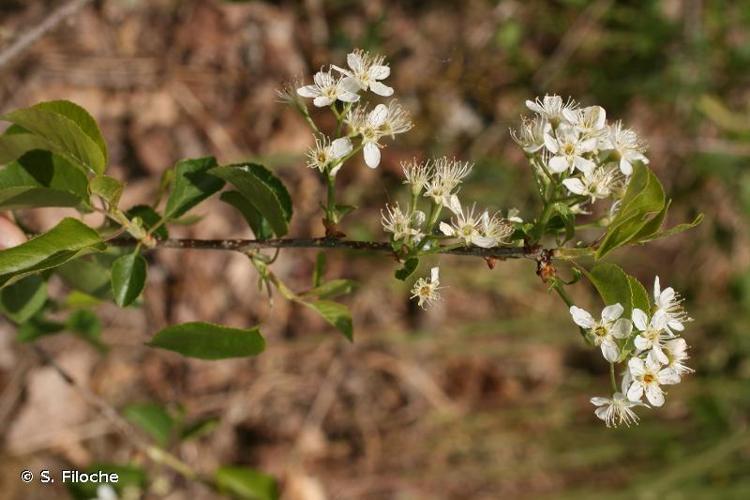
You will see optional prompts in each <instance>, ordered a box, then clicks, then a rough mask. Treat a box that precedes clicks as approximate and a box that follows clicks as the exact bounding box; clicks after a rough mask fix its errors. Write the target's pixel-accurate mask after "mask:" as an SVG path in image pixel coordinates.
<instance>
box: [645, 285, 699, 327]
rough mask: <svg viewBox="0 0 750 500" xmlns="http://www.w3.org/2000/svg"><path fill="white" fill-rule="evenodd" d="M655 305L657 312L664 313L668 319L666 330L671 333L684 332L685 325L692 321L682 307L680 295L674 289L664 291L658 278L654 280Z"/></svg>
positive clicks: (669, 288)
mask: <svg viewBox="0 0 750 500" xmlns="http://www.w3.org/2000/svg"><path fill="white" fill-rule="evenodd" d="M654 304H656V308H657V310H660V311H664V314H665V315H666V317H667V325H666V328H667V330H668V331H669V333H674V331H673V330H675V331H678V332H681V331H683V330H684V329H685V325H684V323H687V322H688V321H692V320H691V318H690V317H689V316H688V315H687V312H686V311H685V308H684V307H683V306H682V299H681V298H680V294H679V293H677V292H675V291H674V289H673V288H672V287H668V288H665V289H664V290H662V289H661V284H660V283H659V277H658V276H657V277H656V278H654Z"/></svg>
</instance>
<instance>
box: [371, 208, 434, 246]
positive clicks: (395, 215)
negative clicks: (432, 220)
mask: <svg viewBox="0 0 750 500" xmlns="http://www.w3.org/2000/svg"><path fill="white" fill-rule="evenodd" d="M385 210H386V211H385V212H383V211H382V210H381V211H380V217H381V224H382V225H383V230H384V231H385V232H387V233H392V234H393V240H394V241H400V240H407V241H408V240H410V239H414V240H416V241H419V240H421V239H422V237H423V236H424V234H423V233H422V232H421V231H420V228H421V227H422V224H424V221H425V214H424V212H422V211H421V210H415V211H414V212H413V213H412V214H409V215H407V214H404V213H403V212H402V211H401V208H400V207H399V206H398V203H396V204H395V205H393V206H391V205H386V206H385Z"/></svg>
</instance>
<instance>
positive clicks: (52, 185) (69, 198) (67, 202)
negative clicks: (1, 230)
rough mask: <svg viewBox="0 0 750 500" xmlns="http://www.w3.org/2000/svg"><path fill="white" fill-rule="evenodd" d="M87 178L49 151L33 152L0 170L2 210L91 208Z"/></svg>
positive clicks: (0, 202)
mask: <svg viewBox="0 0 750 500" xmlns="http://www.w3.org/2000/svg"><path fill="white" fill-rule="evenodd" d="M87 184H88V180H87V179H86V175H85V174H84V173H83V172H82V171H81V170H80V169H79V168H77V167H75V166H73V165H71V164H70V163H69V162H68V161H67V160H65V159H64V158H62V157H60V156H57V155H53V154H52V153H50V152H48V151H38V150H37V151H31V152H29V153H26V154H24V155H23V156H21V157H20V158H19V159H18V160H17V161H15V162H13V163H10V164H9V165H7V166H6V167H4V168H3V169H1V170H0V210H15V209H18V208H34V207H76V206H78V205H83V206H88V191H87V188H86V186H87Z"/></svg>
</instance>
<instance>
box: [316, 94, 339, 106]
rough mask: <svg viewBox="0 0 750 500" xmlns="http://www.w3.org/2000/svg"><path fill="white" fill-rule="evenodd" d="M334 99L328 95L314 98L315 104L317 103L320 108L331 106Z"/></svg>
mask: <svg viewBox="0 0 750 500" xmlns="http://www.w3.org/2000/svg"><path fill="white" fill-rule="evenodd" d="M333 101H334V100H333V99H331V98H330V97H328V96H324V95H319V96H318V97H316V98H315V99H313V104H315V105H316V106H317V107H319V108H325V107H326V106H330V105H331V104H333Z"/></svg>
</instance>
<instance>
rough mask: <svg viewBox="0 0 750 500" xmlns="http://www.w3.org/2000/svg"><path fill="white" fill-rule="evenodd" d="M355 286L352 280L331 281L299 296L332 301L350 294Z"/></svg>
mask: <svg viewBox="0 0 750 500" xmlns="http://www.w3.org/2000/svg"><path fill="white" fill-rule="evenodd" d="M356 286H357V283H356V282H354V281H352V280H345V279H338V280H331V281H327V282H325V283H322V284H320V285H318V286H316V287H314V288H311V289H310V290H307V291H306V292H304V293H302V294H301V295H302V297H304V298H308V297H317V298H318V299H333V298H336V297H338V296H340V295H346V294H347V293H351V292H352V291H353V290H354V289H355V288H356Z"/></svg>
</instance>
